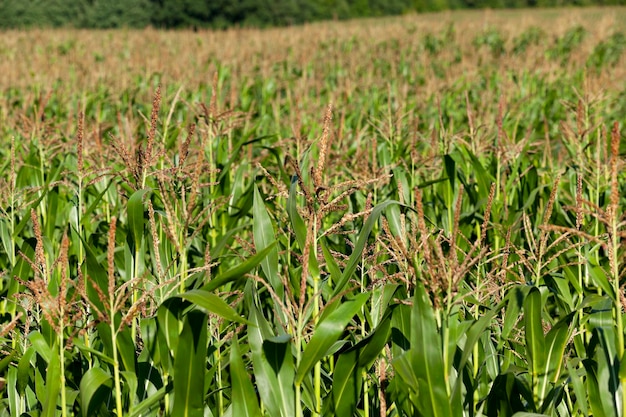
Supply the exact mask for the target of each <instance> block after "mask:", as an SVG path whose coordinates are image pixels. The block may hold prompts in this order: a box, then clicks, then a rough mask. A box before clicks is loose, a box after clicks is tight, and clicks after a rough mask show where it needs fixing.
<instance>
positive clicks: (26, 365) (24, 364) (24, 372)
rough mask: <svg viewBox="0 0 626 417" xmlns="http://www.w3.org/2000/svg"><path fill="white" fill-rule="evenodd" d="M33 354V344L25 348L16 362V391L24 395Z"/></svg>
mask: <svg viewBox="0 0 626 417" xmlns="http://www.w3.org/2000/svg"><path fill="white" fill-rule="evenodd" d="M34 354H35V348H34V347H33V346H31V347H29V348H28V349H26V352H24V355H22V357H21V358H20V361H19V362H18V364H17V385H16V388H17V391H18V392H19V393H20V394H21V395H24V393H25V392H26V387H27V386H28V381H29V379H30V371H31V369H32V368H31V367H32V364H31V359H32V358H33V356H34Z"/></svg>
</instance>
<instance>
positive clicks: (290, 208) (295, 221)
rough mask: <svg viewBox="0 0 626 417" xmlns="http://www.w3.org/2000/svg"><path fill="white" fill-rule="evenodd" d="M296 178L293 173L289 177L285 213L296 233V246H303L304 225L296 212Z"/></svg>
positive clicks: (304, 237) (304, 238) (304, 239)
mask: <svg viewBox="0 0 626 417" xmlns="http://www.w3.org/2000/svg"><path fill="white" fill-rule="evenodd" d="M297 197H298V178H297V177H296V176H295V175H294V176H293V177H292V178H291V186H290V187H289V197H288V198H287V213H288V214H289V220H291V227H292V228H293V231H294V233H295V235H296V240H297V241H298V246H300V248H304V246H305V241H306V225H305V224H304V220H302V217H301V216H300V213H298V201H297Z"/></svg>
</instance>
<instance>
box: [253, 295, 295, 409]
mask: <svg viewBox="0 0 626 417" xmlns="http://www.w3.org/2000/svg"><path fill="white" fill-rule="evenodd" d="M250 322H252V324H253V325H252V326H250V327H248V340H249V343H250V349H251V351H252V363H253V366H254V377H255V380H256V386H257V389H258V390H259V395H260V397H261V401H262V402H263V404H264V406H265V407H266V408H267V411H268V414H269V415H271V416H281V417H292V416H294V415H295V390H294V385H293V381H294V374H295V370H294V364H293V362H294V361H293V355H292V354H291V349H290V342H289V341H290V339H289V338H287V339H282V340H281V339H276V338H273V337H272V333H271V330H270V328H269V323H268V322H267V320H265V317H263V316H262V315H261V313H260V312H259V311H258V310H257V308H256V307H254V306H251V308H250ZM264 339H265V340H264ZM269 339H272V340H273V342H272V343H273V344H274V345H276V344H277V343H279V342H282V344H283V345H284V346H282V347H280V346H268V344H266V343H265V341H266V340H269ZM279 352H280V353H282V357H280V355H279V354H278V353H279ZM268 354H269V355H270V357H269V358H268ZM277 355H278V357H277ZM270 361H271V362H270ZM279 363H280V367H277V364H279ZM276 368H278V373H277V370H276Z"/></svg>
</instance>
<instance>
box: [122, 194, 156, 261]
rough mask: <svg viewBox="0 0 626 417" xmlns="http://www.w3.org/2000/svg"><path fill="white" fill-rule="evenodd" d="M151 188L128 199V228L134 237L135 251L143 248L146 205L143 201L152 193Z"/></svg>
mask: <svg viewBox="0 0 626 417" xmlns="http://www.w3.org/2000/svg"><path fill="white" fill-rule="evenodd" d="M151 191H152V189H151V188H144V189H141V190H137V191H135V192H134V193H133V195H131V196H130V198H129V199H128V205H127V212H128V228H129V229H130V232H131V236H132V237H133V245H134V246H133V247H134V249H136V248H138V247H139V246H141V240H142V239H143V235H144V205H143V199H144V197H145V195H146V194H148V193H149V192H151Z"/></svg>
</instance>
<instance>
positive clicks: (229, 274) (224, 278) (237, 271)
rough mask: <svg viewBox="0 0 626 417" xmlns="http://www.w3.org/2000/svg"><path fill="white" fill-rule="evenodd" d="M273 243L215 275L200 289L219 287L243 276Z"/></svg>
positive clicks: (210, 289)
mask: <svg viewBox="0 0 626 417" xmlns="http://www.w3.org/2000/svg"><path fill="white" fill-rule="evenodd" d="M275 244H276V242H274V243H272V244H271V245H270V246H268V247H266V248H265V249H263V250H261V251H259V252H257V253H256V254H254V255H253V256H251V257H250V258H248V259H246V260H245V261H244V262H242V263H240V264H238V265H237V266H236V267H234V268H232V269H229V270H228V271H226V272H224V273H222V274H219V275H217V276H216V277H215V278H214V279H212V280H211V281H210V282H209V283H207V284H206V285H204V286H203V287H202V290H204V291H213V290H215V289H217V288H219V287H221V286H222V285H225V284H228V283H229V282H232V281H236V280H238V279H239V278H241V277H243V276H244V275H245V274H247V273H248V272H250V271H251V270H252V269H254V268H256V267H257V266H258V265H259V264H260V263H261V261H262V260H263V259H264V258H265V257H266V256H267V255H268V254H269V253H270V252H271V251H272V249H274V245H275Z"/></svg>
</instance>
